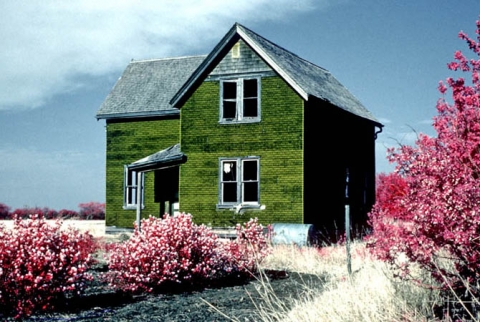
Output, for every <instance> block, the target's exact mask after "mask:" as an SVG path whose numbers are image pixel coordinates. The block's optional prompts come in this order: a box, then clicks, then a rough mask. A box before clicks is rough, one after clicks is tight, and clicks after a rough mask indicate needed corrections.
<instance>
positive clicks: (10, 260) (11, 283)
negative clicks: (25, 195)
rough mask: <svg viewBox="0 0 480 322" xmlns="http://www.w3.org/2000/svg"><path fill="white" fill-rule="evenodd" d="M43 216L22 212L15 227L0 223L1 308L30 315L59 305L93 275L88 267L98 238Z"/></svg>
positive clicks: (17, 313) (5, 311) (75, 293)
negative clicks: (26, 216)
mask: <svg viewBox="0 0 480 322" xmlns="http://www.w3.org/2000/svg"><path fill="white" fill-rule="evenodd" d="M60 226H61V222H60V221H57V222H55V223H54V224H52V223H47V221H46V220H45V219H44V218H42V217H40V216H38V215H34V216H31V217H30V219H21V218H19V217H17V218H16V219H15V221H14V226H13V229H6V228H5V227H4V226H3V225H0V263H1V265H0V309H1V310H2V311H3V312H4V313H5V314H7V315H11V314H14V315H16V317H17V318H18V317H22V316H28V315H30V314H32V313H33V312H34V311H37V310H49V309H53V308H54V304H55V302H56V301H58V300H61V299H63V298H64V297H65V296H67V295H72V296H75V295H78V294H80V293H81V292H82V291H83V290H84V288H85V282H86V281H88V280H90V279H91V278H92V276H91V275H90V274H88V273H87V269H88V268H89V266H90V265H91V264H92V263H93V259H92V253H93V252H94V251H95V249H96V244H95V242H94V240H93V237H92V236H91V235H90V234H88V233H79V232H78V230H74V229H72V228H69V229H67V230H60Z"/></svg>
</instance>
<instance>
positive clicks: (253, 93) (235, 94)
mask: <svg viewBox="0 0 480 322" xmlns="http://www.w3.org/2000/svg"><path fill="white" fill-rule="evenodd" d="M220 91H221V98H222V100H221V106H220V122H258V121H260V78H239V79H229V80H222V81H221V86H220Z"/></svg>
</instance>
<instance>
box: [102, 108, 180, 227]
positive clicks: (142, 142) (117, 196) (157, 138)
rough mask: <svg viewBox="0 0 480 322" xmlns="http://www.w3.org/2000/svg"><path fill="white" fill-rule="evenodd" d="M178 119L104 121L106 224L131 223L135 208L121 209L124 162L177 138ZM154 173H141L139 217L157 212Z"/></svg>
mask: <svg viewBox="0 0 480 322" xmlns="http://www.w3.org/2000/svg"><path fill="white" fill-rule="evenodd" d="M179 124H180V123H179V119H178V117H177V118H173V119H152V120H144V121H140V120H136V121H130V122H112V121H109V122H107V126H106V136H107V151H106V225H107V226H118V227H133V222H134V221H135V218H136V210H135V209H123V183H124V166H125V165H127V164H130V163H132V162H134V161H136V160H138V159H141V158H143V157H145V156H147V155H150V154H153V153H155V152H157V151H160V150H162V149H165V148H167V147H169V146H172V145H174V144H176V143H178V142H179V140H180V138H179V136H180V135H179ZM154 186H155V173H154V172H147V173H145V187H144V192H145V194H144V206H145V207H144V208H143V209H142V217H143V218H146V217H148V216H149V215H155V216H158V215H159V212H160V205H159V203H156V202H155V196H154Z"/></svg>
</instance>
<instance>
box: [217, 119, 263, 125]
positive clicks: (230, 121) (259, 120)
mask: <svg viewBox="0 0 480 322" xmlns="http://www.w3.org/2000/svg"><path fill="white" fill-rule="evenodd" d="M260 122H261V119H260V118H256V119H244V120H220V121H218V124H248V123H260Z"/></svg>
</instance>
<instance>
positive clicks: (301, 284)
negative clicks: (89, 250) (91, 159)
mask: <svg viewBox="0 0 480 322" xmlns="http://www.w3.org/2000/svg"><path fill="white" fill-rule="evenodd" d="M96 273H97V274H100V273H101V272H100V271H98V272H96ZM266 280H268V283H265V281H266ZM222 284H223V285H212V286H210V287H206V288H204V289H201V290H200V289H198V290H192V289H190V290H182V289H181V288H179V287H175V288H170V289H169V290H164V291H162V292H161V293H158V294H148V295H140V296H131V295H125V294H121V293H116V292H114V291H112V290H109V289H108V288H106V286H105V285H102V284H101V283H99V282H98V281H97V280H95V281H94V282H92V283H91V284H90V285H89V287H88V288H87V290H86V293H85V295H82V296H81V297H79V298H76V299H70V300H69V301H66V302H65V303H63V304H61V305H60V306H61V307H62V308H61V309H58V310H57V311H56V312H54V313H45V314H37V315H33V316H31V317H29V318H27V319H25V321H169V322H175V321H198V322H203V321H209V322H211V321H231V320H230V319H229V318H234V319H237V320H239V321H258V320H259V316H258V309H257V308H256V307H255V306H257V307H261V306H263V307H268V305H269V304H268V302H269V301H268V300H266V297H265V296H262V294H264V293H265V292H266V291H268V293H269V294H271V295H272V294H275V296H276V297H278V298H279V299H281V300H282V301H283V302H284V303H285V304H286V305H287V306H289V305H290V304H291V303H292V302H293V299H298V298H300V297H302V295H304V293H305V292H308V289H311V288H313V287H321V285H322V284H323V281H322V279H321V278H319V277H318V276H316V275H310V274H299V273H293V272H290V273H288V272H278V271H268V272H266V273H265V274H264V275H263V281H262V279H251V280H248V281H232V280H230V281H224V282H223V283H222ZM265 285H266V286H265ZM289 303H290V304H289ZM214 308H215V309H214ZM272 309H275V308H272ZM227 317H229V318H227Z"/></svg>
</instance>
